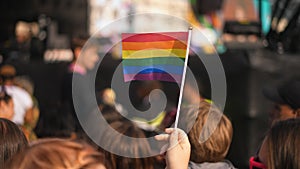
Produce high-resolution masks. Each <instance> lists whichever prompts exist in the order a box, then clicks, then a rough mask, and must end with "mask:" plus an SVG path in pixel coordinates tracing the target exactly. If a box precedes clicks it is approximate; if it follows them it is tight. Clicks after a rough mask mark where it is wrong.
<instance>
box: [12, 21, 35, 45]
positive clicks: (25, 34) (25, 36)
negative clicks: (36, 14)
mask: <svg viewBox="0 0 300 169" xmlns="http://www.w3.org/2000/svg"><path fill="white" fill-rule="evenodd" d="M15 34H16V39H17V42H18V43H23V42H25V41H27V40H29V39H30V38H31V30H30V24H29V23H27V22H24V21H19V22H17V23H16V28H15Z"/></svg>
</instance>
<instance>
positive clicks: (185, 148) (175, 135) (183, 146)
mask: <svg viewBox="0 0 300 169" xmlns="http://www.w3.org/2000/svg"><path fill="white" fill-rule="evenodd" d="M154 138H155V139H156V140H158V141H167V142H168V143H167V144H166V145H167V147H166V148H167V151H166V156H165V159H166V164H167V166H166V169H185V168H188V163H189V159H190V154H191V144H190V142H189V139H188V137H187V135H186V134H185V132H184V131H183V130H181V129H178V128H177V129H174V128H167V129H165V134H159V135H156V136H155V137H154ZM162 151H164V150H162Z"/></svg>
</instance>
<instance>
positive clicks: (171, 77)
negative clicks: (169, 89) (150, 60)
mask: <svg viewBox="0 0 300 169" xmlns="http://www.w3.org/2000/svg"><path fill="white" fill-rule="evenodd" d="M181 78H182V75H176V74H168V73H149V74H124V81H125V82H129V81H132V80H159V81H167V82H176V83H178V84H180V83H181Z"/></svg>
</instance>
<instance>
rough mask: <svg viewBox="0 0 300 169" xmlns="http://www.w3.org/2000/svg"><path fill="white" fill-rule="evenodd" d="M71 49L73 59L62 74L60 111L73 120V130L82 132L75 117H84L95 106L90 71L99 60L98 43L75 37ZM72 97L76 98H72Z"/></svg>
mask: <svg viewBox="0 0 300 169" xmlns="http://www.w3.org/2000/svg"><path fill="white" fill-rule="evenodd" d="M72 50H73V53H74V61H73V62H72V63H71V64H70V66H69V70H68V72H67V73H66V75H65V76H64V80H63V86H62V105H63V108H62V109H63V110H62V111H63V112H66V113H65V114H64V117H66V118H70V119H71V120H70V121H74V122H73V127H74V131H75V132H82V128H81V125H80V122H79V120H78V118H77V116H78V114H79V115H80V116H78V117H85V116H86V115H87V114H88V113H90V112H91V111H92V110H94V109H95V107H94V106H97V104H96V105H93V104H92V100H95V99H96V98H95V97H94V95H95V94H94V93H95V91H92V90H91V89H92V88H93V87H92V85H95V84H94V83H93V82H94V81H93V80H92V79H91V71H92V70H93V69H94V68H95V65H96V64H97V62H98V60H99V56H98V44H97V42H95V40H88V39H87V38H75V39H74V40H73V42H72ZM74 92H75V93H74ZM73 97H75V98H76V99H73ZM73 101H76V102H73ZM75 107H76V109H75ZM75 110H76V111H77V112H75ZM76 113H77V115H76ZM81 115H82V116H81Z"/></svg>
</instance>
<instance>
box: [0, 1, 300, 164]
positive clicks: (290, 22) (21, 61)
mask: <svg viewBox="0 0 300 169" xmlns="http://www.w3.org/2000/svg"><path fill="white" fill-rule="evenodd" d="M299 4H300V2H299V1H298V0H172V1H171V0H165V1H162V0H64V1H60V0H27V1H17V0H2V1H1V2H0V21H1V26H0V63H1V64H6V63H9V64H12V65H14V66H15V67H16V70H17V75H20V76H22V75H26V76H28V77H29V78H30V79H31V80H32V82H33V83H34V86H35V87H34V96H35V97H36V98H37V100H38V102H39V108H40V119H39V121H38V124H37V128H39V127H40V128H41V125H43V122H42V121H43V117H44V114H47V113H48V114H49V113H51V112H55V111H57V110H56V107H57V105H59V104H60V102H59V101H60V100H61V97H62V96H61V85H62V79H63V75H64V74H65V73H66V71H67V69H68V68H67V67H68V64H69V63H70V62H71V61H72V60H73V53H72V50H71V45H70V44H71V42H72V39H73V38H76V37H86V36H91V35H94V36H96V37H97V40H98V42H99V43H100V44H101V49H100V51H99V53H102V54H103V53H105V59H104V60H103V62H102V63H101V66H100V67H101V70H98V74H97V77H99V78H97V79H96V82H95V84H96V90H97V91H101V90H103V89H105V88H107V87H110V83H111V78H112V75H113V73H114V71H115V70H114V68H115V67H116V66H117V65H119V64H120V62H121V58H120V50H119V48H118V47H117V49H116V50H114V49H111V46H114V44H116V43H118V42H116V39H117V38H116V36H117V35H118V34H119V33H121V32H135V31H136V32H139V31H149V30H150V31H160V30H166V29H167V30H170V31H173V30H177V29H182V28H184V27H186V25H184V24H182V25H180V24H178V22H177V21H176V20H174V21H173V20H163V19H160V20H156V18H155V17H147V16H145V17H135V15H133V14H141V13H146V12H153V13H159V14H164V15H171V16H174V17H177V18H181V19H183V20H186V21H187V22H189V23H190V24H191V25H192V26H193V27H195V28H197V29H199V30H201V31H203V33H204V34H205V35H206V37H207V38H208V40H209V41H210V42H211V43H212V44H213V47H214V48H212V46H211V44H206V43H203V42H201V41H200V42H199V41H195V42H192V47H193V50H199V51H201V53H203V54H204V55H207V56H209V55H210V54H213V53H214V52H217V53H218V54H219V58H220V59H221V61H222V64H223V67H224V70H225V75H226V80H227V101H226V105H225V108H224V113H225V114H226V115H228V116H229V118H230V119H231V120H232V123H233V127H234V137H233V142H232V145H231V148H230V151H229V154H228V159H229V160H230V161H232V162H233V164H234V165H235V166H236V167H238V168H242V169H243V168H248V159H249V157H250V156H251V155H253V154H255V153H256V151H257V149H258V147H259V145H260V142H261V141H262V138H263V136H264V133H265V132H266V131H267V129H268V127H269V125H270V124H269V120H268V113H269V112H270V111H271V109H272V106H273V105H272V103H271V102H269V101H268V100H267V99H266V98H265V97H264V96H263V95H262V88H263V87H265V86H268V85H272V84H277V83H280V82H281V81H284V80H287V79H290V78H296V77H300V31H299V30H300V17H299V13H300V5H299ZM124 17H126V18H125V19H123V20H122V25H120V26H118V27H113V29H105V27H106V26H107V25H108V24H110V23H112V22H114V21H116V20H118V19H120V18H124ZM110 28H111V27H110ZM99 30H100V31H99ZM107 51H109V52H108V53H106V52H107ZM189 67H190V68H191V70H192V71H193V73H194V75H195V76H196V77H197V83H198V85H199V88H200V94H201V95H202V96H203V97H205V98H210V92H211V91H210V82H209V77H208V75H207V72H206V70H205V67H204V66H203V63H202V62H201V60H199V58H198V57H193V56H191V58H190V62H189ZM100 77H101V78H100ZM176 90H178V89H176ZM176 94H178V93H176V92H175V95H174V94H173V95H172V94H171V95H168V97H169V98H170V99H171V100H172V99H173V100H175V101H174V102H176V98H177V97H178V96H176ZM52 120H55V119H52ZM36 130H37V135H39V134H40V135H43V133H39V131H38V129H36Z"/></svg>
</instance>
